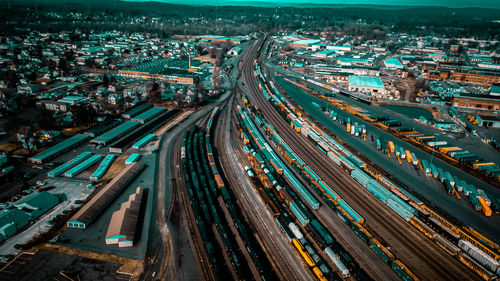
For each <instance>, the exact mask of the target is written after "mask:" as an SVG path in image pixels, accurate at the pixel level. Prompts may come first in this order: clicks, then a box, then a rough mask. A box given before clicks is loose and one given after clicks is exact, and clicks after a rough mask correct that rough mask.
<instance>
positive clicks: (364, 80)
mask: <svg viewBox="0 0 500 281" xmlns="http://www.w3.org/2000/svg"><path fill="white" fill-rule="evenodd" d="M349 86H364V87H375V88H384V83H383V82H382V79H380V77H373V76H357V75H349Z"/></svg>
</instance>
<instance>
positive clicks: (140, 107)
mask: <svg viewBox="0 0 500 281" xmlns="http://www.w3.org/2000/svg"><path fill="white" fill-rule="evenodd" d="M151 107H153V105H152V104H150V103H141V104H139V105H136V106H134V107H132V108H131V109H129V110H128V111H127V112H125V113H123V114H122V117H123V118H125V119H130V118H132V117H134V116H137V115H139V114H141V113H143V112H144V111H146V110H148V109H150V108H151Z"/></svg>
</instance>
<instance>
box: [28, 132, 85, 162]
mask: <svg viewBox="0 0 500 281" xmlns="http://www.w3.org/2000/svg"><path fill="white" fill-rule="evenodd" d="M88 138H90V137H89V136H87V135H84V134H78V135H75V136H73V137H71V138H69V139H66V140H64V141H62V142H60V143H58V144H55V145H53V146H52V147H49V148H47V149H45V150H44V151H42V152H40V153H38V154H36V155H35V156H33V157H31V158H30V160H31V161H36V162H43V161H45V160H47V159H49V158H51V157H54V156H55V155H57V154H58V153H61V152H64V151H65V150H67V149H69V148H71V147H72V146H74V145H76V144H79V143H81V142H83V141H85V140H87V139H88Z"/></svg>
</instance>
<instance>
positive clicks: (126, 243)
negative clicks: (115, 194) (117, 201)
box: [105, 187, 144, 247]
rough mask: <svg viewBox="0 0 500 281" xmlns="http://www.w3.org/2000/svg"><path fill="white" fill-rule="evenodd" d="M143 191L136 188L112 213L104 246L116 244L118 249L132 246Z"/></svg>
mask: <svg viewBox="0 0 500 281" xmlns="http://www.w3.org/2000/svg"><path fill="white" fill-rule="evenodd" d="M143 194H144V189H142V188H141V187H138V188H137V189H136V190H135V193H133V194H131V195H130V196H129V198H128V200H127V201H126V202H124V203H122V205H121V207H120V209H119V210H118V211H116V212H114V213H113V215H112V217H111V221H110V222H109V227H108V232H107V233H106V239H105V241H106V244H108V245H110V244H118V247H132V246H133V245H134V242H135V241H134V239H135V232H136V229H137V222H138V221H139V215H140V211H141V203H142V198H143Z"/></svg>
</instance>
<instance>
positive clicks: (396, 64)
mask: <svg viewBox="0 0 500 281" xmlns="http://www.w3.org/2000/svg"><path fill="white" fill-rule="evenodd" d="M384 64H385V67H386V68H387V69H393V70H395V69H403V68H404V66H403V64H402V63H401V62H400V61H399V60H398V59H397V58H390V59H386V60H385V61H384Z"/></svg>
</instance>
